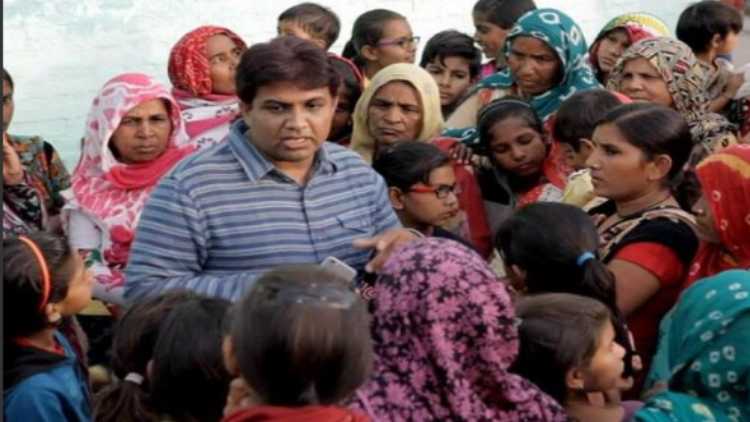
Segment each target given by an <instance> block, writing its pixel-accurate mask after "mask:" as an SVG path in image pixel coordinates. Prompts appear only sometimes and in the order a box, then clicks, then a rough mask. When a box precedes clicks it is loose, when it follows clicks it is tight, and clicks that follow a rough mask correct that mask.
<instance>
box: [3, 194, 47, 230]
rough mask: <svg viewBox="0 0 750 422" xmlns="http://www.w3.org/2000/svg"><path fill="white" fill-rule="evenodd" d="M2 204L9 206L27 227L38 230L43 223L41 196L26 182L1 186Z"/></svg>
mask: <svg viewBox="0 0 750 422" xmlns="http://www.w3.org/2000/svg"><path fill="white" fill-rule="evenodd" d="M3 205H6V206H8V207H9V208H10V211H12V212H13V214H14V215H15V216H17V217H18V218H19V219H20V220H22V221H23V223H25V224H26V225H27V226H29V228H32V229H33V230H40V229H41V228H42V225H43V223H44V212H43V210H42V198H41V197H40V195H39V192H37V191H36V190H35V189H34V188H33V187H32V186H31V185H29V184H28V183H25V182H24V183H19V184H17V185H8V186H3Z"/></svg>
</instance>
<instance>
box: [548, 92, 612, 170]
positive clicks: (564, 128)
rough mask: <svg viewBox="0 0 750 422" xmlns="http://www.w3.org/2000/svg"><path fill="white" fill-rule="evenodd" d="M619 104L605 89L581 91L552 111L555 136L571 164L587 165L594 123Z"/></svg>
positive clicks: (577, 166) (580, 166) (575, 165)
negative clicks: (553, 113) (554, 112)
mask: <svg viewBox="0 0 750 422" xmlns="http://www.w3.org/2000/svg"><path fill="white" fill-rule="evenodd" d="M620 104H622V102H621V101H620V99H619V98H617V96H616V95H615V94H613V93H611V92H610V91H607V90H605V89H590V90H586V91H581V92H578V93H576V94H574V95H573V96H572V97H570V98H568V99H567V100H565V101H563V103H562V104H561V105H560V108H559V109H558V110H557V113H556V114H555V126H554V138H555V140H557V141H558V142H560V147H561V148H562V151H563V154H564V156H565V158H566V160H567V161H568V165H569V166H570V167H571V168H574V169H576V170H578V169H582V168H584V167H586V158H588V156H589V154H590V153H591V149H592V148H593V146H594V145H593V144H592V143H591V135H592V134H593V133H594V127H595V126H596V123H597V122H598V121H599V120H601V119H602V117H604V115H605V114H607V112H608V111H609V110H611V109H613V108H615V107H617V106H618V105H620Z"/></svg>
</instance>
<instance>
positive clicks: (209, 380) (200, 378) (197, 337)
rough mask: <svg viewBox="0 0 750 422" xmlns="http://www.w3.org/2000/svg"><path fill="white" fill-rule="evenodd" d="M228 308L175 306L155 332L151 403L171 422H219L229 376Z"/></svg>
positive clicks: (201, 303) (213, 302)
mask: <svg viewBox="0 0 750 422" xmlns="http://www.w3.org/2000/svg"><path fill="white" fill-rule="evenodd" d="M229 307H230V302H229V301H227V300H223V299H216V298H207V297H194V298H191V299H189V300H186V301H184V302H182V303H179V304H177V305H176V306H175V307H174V308H173V309H172V311H171V312H170V313H169V315H168V316H167V317H166V318H165V319H164V321H163V322H162V324H161V325H160V326H159V336H158V339H157V340H156V344H155V346H154V354H153V363H152V370H151V372H150V376H151V379H150V381H151V401H152V403H153V406H154V409H156V410H157V411H158V412H159V413H161V414H166V415H169V417H171V418H172V419H174V420H176V421H206V422H209V421H217V420H219V419H221V417H222V414H223V409H224V405H225V403H226V398H227V393H228V392H229V383H230V381H231V375H230V374H229V373H228V372H227V370H226V368H225V367H224V356H223V353H222V347H221V346H222V340H223V336H222V324H223V321H224V318H225V316H226V314H227V311H228V309H229Z"/></svg>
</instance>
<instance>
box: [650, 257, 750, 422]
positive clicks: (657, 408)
mask: <svg viewBox="0 0 750 422" xmlns="http://www.w3.org/2000/svg"><path fill="white" fill-rule="evenodd" d="M660 331H661V338H660V341H659V349H658V352H657V354H656V356H655V358H654V362H653V365H652V369H651V372H650V374H649V378H648V381H647V385H653V384H654V383H656V382H658V381H665V380H667V382H668V387H667V390H666V391H664V392H662V393H659V394H657V395H655V396H653V397H651V398H650V399H649V400H648V401H647V402H646V405H645V406H644V407H643V408H642V409H641V410H640V411H638V413H637V414H636V416H635V420H636V421H648V422H651V421H654V422H657V421H681V422H682V421H686V422H690V421H737V422H739V421H747V420H750V271H747V270H730V271H725V272H723V273H720V274H719V275H716V276H714V277H710V278H706V279H704V280H703V281H699V282H697V283H696V284H694V285H693V286H692V287H690V288H689V289H687V290H685V292H684V293H683V294H682V296H681V297H680V300H679V302H678V303H677V305H675V307H674V308H673V309H672V311H671V312H670V313H669V314H668V315H667V316H666V317H665V318H664V320H663V321H662V324H661V327H660Z"/></svg>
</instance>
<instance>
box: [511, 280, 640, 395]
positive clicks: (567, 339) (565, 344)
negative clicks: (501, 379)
mask: <svg viewBox="0 0 750 422" xmlns="http://www.w3.org/2000/svg"><path fill="white" fill-rule="evenodd" d="M516 317H518V318H519V319H520V320H521V324H520V326H519V327H518V337H519V340H520V343H521V347H520V350H519V353H518V358H516V361H515V362H514V363H513V366H512V367H511V371H513V372H515V373H517V374H519V375H521V376H523V377H524V378H526V379H528V380H529V381H531V382H533V383H534V384H536V385H537V386H539V387H540V388H541V389H542V390H544V391H545V392H546V393H547V394H549V395H550V396H552V397H553V398H554V399H556V400H557V401H558V402H560V403H563V404H565V403H566V402H567V401H568V400H569V399H570V398H573V397H576V396H579V395H581V396H585V393H586V392H594V391H609V390H614V389H616V388H617V386H618V385H619V383H620V380H621V377H622V372H623V369H624V362H623V357H624V356H625V349H623V348H622V346H620V345H619V344H618V343H616V342H615V331H614V327H613V325H612V321H611V315H610V312H609V310H608V309H607V307H606V306H605V305H604V304H602V303H601V302H599V301H597V300H594V299H591V298H588V297H584V296H578V295H572V294H568V293H546V294H541V295H536V296H528V297H524V298H522V299H520V300H519V301H518V302H517V303H516ZM579 397H580V396H579Z"/></svg>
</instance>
